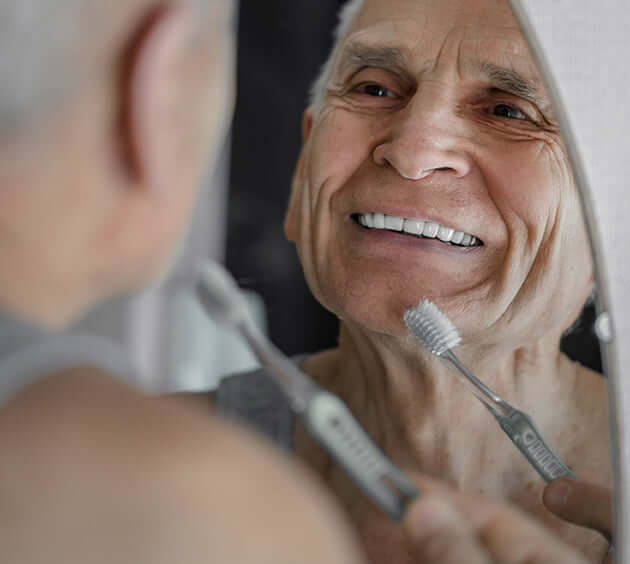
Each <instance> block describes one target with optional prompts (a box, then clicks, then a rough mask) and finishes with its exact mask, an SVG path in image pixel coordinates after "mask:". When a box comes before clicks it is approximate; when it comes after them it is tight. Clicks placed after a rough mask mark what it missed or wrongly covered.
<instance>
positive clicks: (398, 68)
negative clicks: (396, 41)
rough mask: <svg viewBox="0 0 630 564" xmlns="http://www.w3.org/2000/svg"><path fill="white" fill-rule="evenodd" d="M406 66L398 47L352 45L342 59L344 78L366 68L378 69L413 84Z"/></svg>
mask: <svg viewBox="0 0 630 564" xmlns="http://www.w3.org/2000/svg"><path fill="white" fill-rule="evenodd" d="M405 66H406V62H405V57H404V56H403V54H402V52H401V50H400V49H398V48H396V47H370V46H368V45H364V44H362V43H350V44H348V45H347V46H346V47H345V48H344V50H343V51H342V53H341V57H340V69H341V72H342V75H343V76H346V75H347V74H348V72H351V71H356V70H358V69H361V68H364V67H376V68H384V69H388V70H390V71H392V72H394V73H395V74H397V75H399V76H400V77H401V78H404V79H405V80H407V81H408V82H411V81H413V76H412V75H411V73H410V72H409V71H407V70H405Z"/></svg>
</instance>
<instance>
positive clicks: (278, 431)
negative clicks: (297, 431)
mask: <svg viewBox="0 0 630 564" xmlns="http://www.w3.org/2000/svg"><path fill="white" fill-rule="evenodd" d="M304 358H305V356H303V355H302V356H299V357H295V358H293V361H294V362H295V363H296V364H298V365H299V364H301V362H302V361H303V359H304ZM214 405H215V407H216V408H217V409H218V410H219V412H220V413H223V414H225V415H226V416H228V417H231V418H234V419H236V420H237V421H239V422H241V423H243V424H245V425H246V426H249V427H251V428H253V429H255V430H256V431H258V432H259V433H262V435H264V436H266V437H267V438H268V439H270V440H271V441H272V442H273V443H274V444H276V445H277V446H279V447H280V448H281V449H283V450H286V451H291V450H293V430H294V426H295V419H294V416H293V412H292V411H291V409H290V407H289V403H288V402H287V400H286V399H285V397H284V395H283V393H282V392H281V391H280V389H279V388H278V386H276V384H275V383H274V382H273V381H272V380H271V378H270V377H269V375H268V373H267V371H266V370H265V369H264V368H259V369H257V370H252V371H250V372H241V373H238V374H232V375H230V376H227V377H225V378H223V380H221V383H220V384H219V387H218V388H217V391H216V394H215V398H214Z"/></svg>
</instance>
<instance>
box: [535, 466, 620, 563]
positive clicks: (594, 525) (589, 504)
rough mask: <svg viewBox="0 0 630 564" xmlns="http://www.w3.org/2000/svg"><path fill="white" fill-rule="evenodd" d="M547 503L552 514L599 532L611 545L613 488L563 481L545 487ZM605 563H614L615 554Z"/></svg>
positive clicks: (545, 501)
mask: <svg viewBox="0 0 630 564" xmlns="http://www.w3.org/2000/svg"><path fill="white" fill-rule="evenodd" d="M543 502H544V504H545V507H546V508H547V509H548V510H549V511H551V512H552V513H554V514H555V515H557V516H558V517H560V518H561V519H564V520H565V521H568V522H569V523H574V524H575V525H580V526H582V527H588V528H589V529H593V530H595V531H598V532H600V533H601V534H602V535H604V536H605V537H606V538H607V539H608V541H609V542H610V540H611V537H612V529H613V496H612V490H611V489H610V488H605V487H602V486H596V485H594V484H589V483H587V482H581V481H578V480H569V479H566V478H561V479H558V480H554V481H553V482H551V483H550V484H549V485H548V486H547V487H546V488H545V492H544V494H543ZM602 563H603V564H609V563H612V551H610V552H609V553H608V554H607V555H606V557H605V558H604V560H603V561H602Z"/></svg>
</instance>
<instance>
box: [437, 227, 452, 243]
mask: <svg viewBox="0 0 630 564" xmlns="http://www.w3.org/2000/svg"><path fill="white" fill-rule="evenodd" d="M453 233H455V229H451V228H450V227H444V226H443V225H440V228H439V229H438V233H437V238H438V239H439V240H440V241H444V242H445V243H448V242H449V241H450V240H451V238H452V237H453Z"/></svg>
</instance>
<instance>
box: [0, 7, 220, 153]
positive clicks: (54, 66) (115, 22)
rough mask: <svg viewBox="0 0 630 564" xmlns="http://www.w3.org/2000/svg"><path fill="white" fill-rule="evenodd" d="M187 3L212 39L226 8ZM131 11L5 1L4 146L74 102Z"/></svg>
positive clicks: (0, 129)
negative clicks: (212, 26)
mask: <svg viewBox="0 0 630 564" xmlns="http://www.w3.org/2000/svg"><path fill="white" fill-rule="evenodd" d="M181 1H182V2H186V3H188V4H190V5H191V6H192V7H193V9H195V10H197V15H198V17H196V18H195V20H196V21H198V22H199V28H200V29H199V33H208V30H207V29H206V28H205V27H204V26H203V24H204V23H205V22H208V18H212V16H213V15H214V11H215V8H216V7H217V6H220V5H221V3H219V2H212V1H210V0H181ZM134 4H135V5H137V6H140V5H143V4H144V5H147V6H148V5H150V4H151V0H136V1H135V2H134ZM155 4H156V5H157V4H158V2H155ZM117 6H118V7H117ZM129 8H130V6H129V3H128V1H127V2H122V3H118V2H114V3H111V5H110V3H108V2H103V1H102V0H0V144H4V143H6V142H8V141H9V140H11V141H13V140H15V139H16V137H17V138H19V137H21V136H23V135H26V134H27V133H28V132H29V131H31V130H33V129H36V128H37V127H38V126H39V125H40V123H41V122H42V120H43V119H45V118H48V117H50V116H53V115H55V114H56V112H58V110H59V109H60V108H61V107H64V106H65V105H69V104H70V103H71V102H72V100H73V98H74V97H75V96H76V94H77V92H78V91H79V90H80V89H81V87H82V85H84V84H85V80H86V78H88V77H89V75H90V73H91V72H93V66H94V64H95V63H97V61H98V57H99V51H100V50H101V49H102V48H103V45H104V44H105V43H106V42H107V41H108V39H109V38H110V37H112V36H113V34H115V32H116V31H117V28H118V27H119V26H120V25H122V24H123V22H125V21H126V20H127V19H128V14H129ZM210 12H212V13H210ZM202 28H203V29H202Z"/></svg>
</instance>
